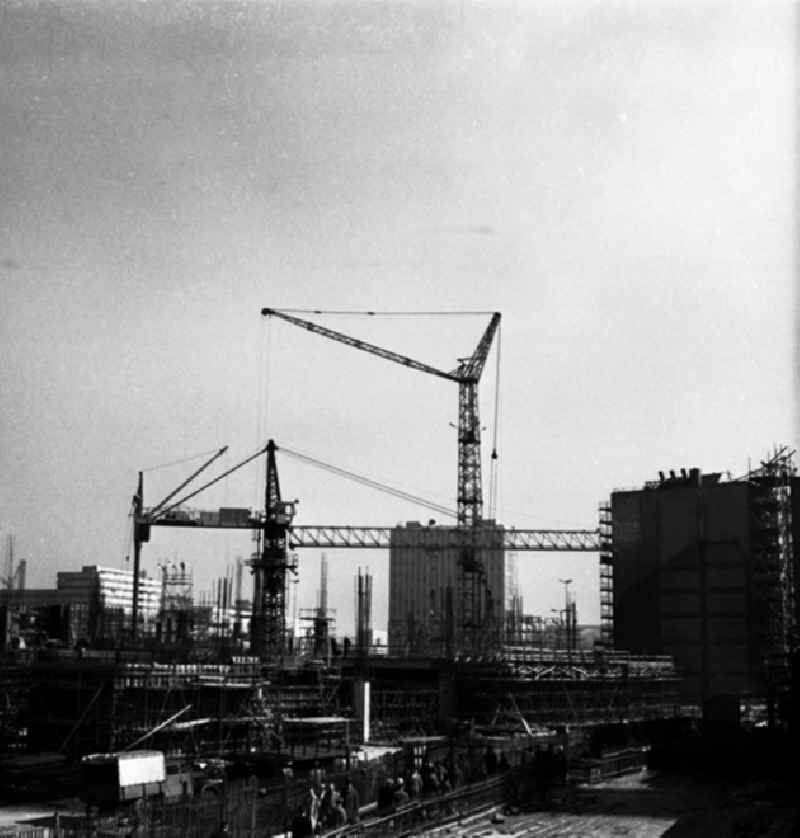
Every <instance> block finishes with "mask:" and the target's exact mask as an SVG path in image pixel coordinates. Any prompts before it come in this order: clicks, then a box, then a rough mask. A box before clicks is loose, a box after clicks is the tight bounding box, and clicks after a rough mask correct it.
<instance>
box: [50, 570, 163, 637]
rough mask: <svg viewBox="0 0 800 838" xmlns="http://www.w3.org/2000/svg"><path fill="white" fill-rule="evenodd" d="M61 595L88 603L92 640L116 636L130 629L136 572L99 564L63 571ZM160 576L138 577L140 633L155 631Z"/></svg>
mask: <svg viewBox="0 0 800 838" xmlns="http://www.w3.org/2000/svg"><path fill="white" fill-rule="evenodd" d="M57 585H58V591H59V594H62V595H64V596H65V597H68V598H69V599H70V600H71V601H74V602H85V603H87V606H88V619H89V633H90V635H91V639H93V640H97V639H101V638H104V639H116V638H118V637H121V636H122V635H123V634H124V633H125V632H129V631H130V629H131V619H132V616H133V573H132V572H131V571H129V570H120V569H118V568H113V567H101V566H99V565H88V566H84V567H83V568H82V569H81V570H79V571H60V572H59V573H58V576H57ZM162 594H163V590H162V581H161V579H150V578H148V577H147V576H146V575H145V574H144V573H142V575H141V576H140V577H139V608H138V612H139V617H138V621H139V632H140V634H142V635H145V634H151V633H154V631H155V623H156V618H157V617H158V613H159V610H160V608H161V602H162Z"/></svg>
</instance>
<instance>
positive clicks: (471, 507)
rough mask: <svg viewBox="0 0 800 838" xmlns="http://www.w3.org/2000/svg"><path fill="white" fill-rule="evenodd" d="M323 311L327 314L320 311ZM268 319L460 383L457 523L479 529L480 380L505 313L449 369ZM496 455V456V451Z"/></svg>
mask: <svg viewBox="0 0 800 838" xmlns="http://www.w3.org/2000/svg"><path fill="white" fill-rule="evenodd" d="M320 313H324V312H320ZM261 314H262V316H264V317H275V318H278V319H280V320H284V321H286V322H287V323H291V324H293V325H295V326H299V327H300V328H302V329H306V330H308V331H309V332H313V333H314V334H317V335H320V336H322V337H326V338H329V339H330V340H334V341H338V342H339V343H343V344H345V345H346V346H352V347H353V348H354V349H360V350H362V351H363V352H369V353H371V354H372V355H377V356H378V357H379V358H384V359H385V360H387V361H393V362H394V363H396V364H401V365H402V366H405V367H409V368H411V369H415V370H418V371H419V372H424V373H427V374H428V375H435V376H437V377H439V378H443V379H445V380H446V381H452V382H454V383H456V384H458V480H457V492H456V499H457V521H458V526H459V527H460V528H462V529H464V530H469V531H472V530H475V529H476V528H477V527H478V526H479V525H480V523H481V520H482V518H483V489H482V483H481V424H480V416H479V410H478V384H479V382H480V379H481V374H482V373H483V368H484V366H485V364H486V358H487V357H488V355H489V350H490V349H491V346H492V341H493V339H494V335H495V332H496V331H497V328H498V326H499V324H500V312H494V313H493V314H492V316H491V318H490V320H489V324H488V326H487V327H486V330H485V331H484V333H483V335H482V336H481V339H480V341H479V342H478V345H477V347H476V348H475V351H474V352H473V353H472V355H470V356H469V357H466V358H460V359H459V361H458V366H457V367H456V369H455V370H452V371H450V372H448V371H445V370H440V369H437V368H436V367H433V366H430V365H429V364H425V363H422V362H421V361H416V360H414V359H413V358H409V357H407V356H405V355H400V354H399V353H397V352H392V351H391V350H389V349H384V348H383V347H380V346H376V345H374V344H371V343H367V342H366V341H363V340H359V339H358V338H354V337H352V336H351V335H346V334H343V333H342V332H337V331H335V330H333V329H329V328H327V327H325V326H321V325H319V324H318V323H313V322H311V321H310V320H304V319H302V318H300V317H296V316H294V315H293V314H289V313H287V312H285V311H280V310H278V309H274V308H263V309H262V310H261ZM493 456H496V455H494V454H493ZM476 547H477V545H476V544H475V541H474V539H465V541H464V543H463V545H462V547H461V548H460V564H461V591H462V612H461V613H462V622H463V628H464V630H465V631H466V632H468V633H472V634H473V636H475V637H477V636H478V633H479V631H480V629H481V623H482V612H483V606H482V601H483V598H484V587H485V569H484V567H483V563H482V562H481V561H480V558H479V555H478V551H477V549H476Z"/></svg>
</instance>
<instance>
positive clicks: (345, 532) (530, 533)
mask: <svg viewBox="0 0 800 838" xmlns="http://www.w3.org/2000/svg"><path fill="white" fill-rule="evenodd" d="M143 523H148V524H151V525H152V526H159V527H185V528H187V529H225V530H259V529H263V527H264V523H263V521H261V520H259V519H257V518H251V519H249V520H240V521H236V522H230V523H224V524H223V523H220V522H219V521H203V520H186V519H182V520H169V519H163V518H162V519H159V520H156V521H148V520H147V519H146V518H145V519H144V521H143ZM393 529H394V528H393V527H369V526H364V527H357V526H336V525H330V526H321V525H308V526H295V527H291V528H290V530H289V547H290V548H291V549H300V548H303V547H322V548H325V549H331V550H335V549H337V548H347V549H353V548H368V549H373V550H388V549H389V548H390V547H391V546H392V531H393ZM425 531H427V528H426V527H420V532H425ZM498 533H502V538H503V545H502V546H503V549H504V550H518V551H520V552H525V551H528V552H530V551H538V552H561V553H597V552H599V550H600V539H599V535H598V531H597V530H516V529H515V530H505V529H503V530H498V529H494V528H491V527H487V528H485V529H484V528H480V527H478V528H476V529H475V530H474V531H473V529H472V528H471V527H470V528H465V529H462V530H457V529H455V528H454V529H453V530H451V534H452V542H450V543H445V542H443V541H442V540H441V537H440V536H439V535H438V534H437V536H436V539H435V542H436V543H435V546H434V545H430V546H428V547H427V549H428V550H431V551H434V550H444V549H449V548H454V549H455V548H459V547H463V546H465V545H470V546H472V545H473V544H474V546H475V547H478V548H482V549H492V548H494V549H497V548H498V547H499V545H498ZM473 539H474V541H473ZM399 546H403V545H402V544H401V545H399Z"/></svg>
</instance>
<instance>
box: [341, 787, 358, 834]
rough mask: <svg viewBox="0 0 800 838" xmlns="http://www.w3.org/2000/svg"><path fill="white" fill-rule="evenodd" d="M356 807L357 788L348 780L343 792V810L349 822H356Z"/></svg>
mask: <svg viewBox="0 0 800 838" xmlns="http://www.w3.org/2000/svg"><path fill="white" fill-rule="evenodd" d="M358 809H359V800H358V789H356V787H355V784H354V783H353V781H352V780H348V781H347V786H346V787H345V792H344V810H345V812H346V813H347V822H348V823H349V824H354V823H358Z"/></svg>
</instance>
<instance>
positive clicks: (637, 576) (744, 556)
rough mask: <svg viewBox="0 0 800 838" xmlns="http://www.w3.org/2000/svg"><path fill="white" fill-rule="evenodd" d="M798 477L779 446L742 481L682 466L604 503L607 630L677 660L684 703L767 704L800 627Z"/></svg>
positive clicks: (636, 647) (626, 643) (627, 644)
mask: <svg viewBox="0 0 800 838" xmlns="http://www.w3.org/2000/svg"><path fill="white" fill-rule="evenodd" d="M798 513H800V478H798V477H797V476H796V468H795V466H794V463H793V457H792V453H790V452H788V451H787V450H786V449H780V450H777V451H776V452H775V453H774V454H773V455H772V456H771V457H769V458H767V459H765V460H764V461H763V462H762V463H761V464H760V465H759V466H758V467H757V468H753V469H751V470H749V471H748V473H747V474H746V475H744V476H743V477H741V478H737V479H734V478H731V477H730V476H729V475H723V474H722V473H719V472H717V473H712V474H703V473H702V472H701V471H700V469H697V468H692V469H689V470H688V471H687V470H686V469H681V470H680V472H678V473H676V472H674V471H671V472H669V474H665V473H663V472H662V473H660V474H659V479H658V480H656V481H653V482H650V483H647V484H645V486H644V487H643V488H641V489H635V490H618V491H615V492H614V493H613V494H612V495H611V502H610V504H609V505H608V506H606V507H605V508H601V539H602V540H601V550H602V552H601V597H602V605H603V611H602V615H603V618H604V621H605V623H604V625H605V628H606V631H607V633H608V629H609V628H611V627H613V641H614V644H615V645H616V646H617V647H618V648H625V649H629V650H630V651H631V652H634V653H637V654H651V655H652V654H670V655H673V656H674V657H675V661H676V665H677V667H678V669H679V671H680V672H681V675H682V678H681V691H682V695H683V698H684V700H690V701H694V702H703V701H707V700H708V699H711V698H714V697H716V696H720V695H735V696H740V697H742V698H745V697H748V696H750V697H754V698H761V699H766V698H767V697H769V696H771V695H774V694H775V693H776V691H778V690H779V689H780V688H781V685H782V684H784V683H785V681H786V677H787V663H788V656H789V651H790V642H791V638H792V632H793V629H794V628H795V626H796V625H797V614H798V610H797V609H798V598H797V597H798V590H797V585H796V580H797V578H798V551H797V550H795V545H796V544H800V517H798Z"/></svg>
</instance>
